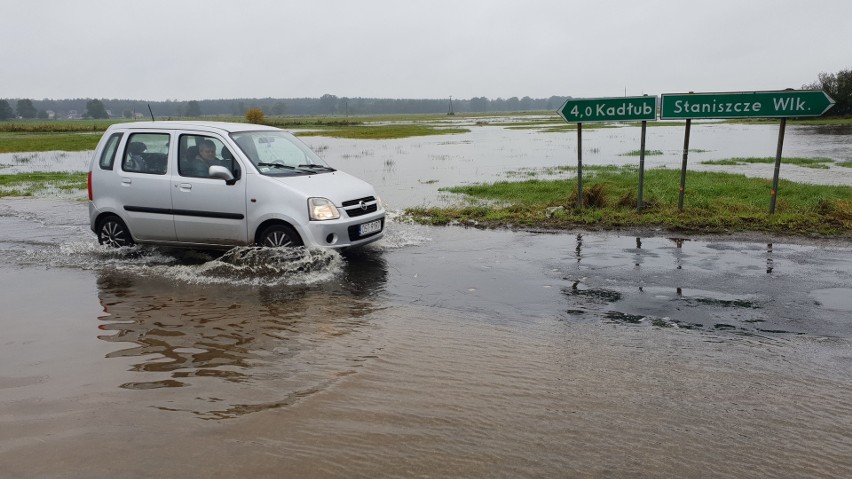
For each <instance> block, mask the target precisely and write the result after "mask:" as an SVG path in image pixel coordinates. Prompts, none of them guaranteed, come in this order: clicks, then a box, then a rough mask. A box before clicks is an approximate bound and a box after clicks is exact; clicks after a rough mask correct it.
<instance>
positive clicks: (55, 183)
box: [0, 172, 86, 197]
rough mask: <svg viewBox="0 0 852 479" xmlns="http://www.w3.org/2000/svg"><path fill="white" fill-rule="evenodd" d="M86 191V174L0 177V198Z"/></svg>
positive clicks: (41, 174) (20, 174) (39, 174)
mask: <svg viewBox="0 0 852 479" xmlns="http://www.w3.org/2000/svg"><path fill="white" fill-rule="evenodd" d="M85 189H86V173H66V172H49V173H18V174H15V175H0V197H3V196H33V195H35V194H38V193H40V192H46V191H50V190H60V191H68V192H70V191H77V190H85Z"/></svg>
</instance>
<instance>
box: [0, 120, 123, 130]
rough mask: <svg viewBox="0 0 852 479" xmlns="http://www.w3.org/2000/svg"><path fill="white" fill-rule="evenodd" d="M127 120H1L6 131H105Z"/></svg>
mask: <svg viewBox="0 0 852 479" xmlns="http://www.w3.org/2000/svg"><path fill="white" fill-rule="evenodd" d="M122 121H127V120H50V121H46V120H18V121H13V122H2V121H0V132H5V133H103V132H104V131H105V130H106V129H107V128H108V127H109V126H110V125H112V124H113V123H120V122H122Z"/></svg>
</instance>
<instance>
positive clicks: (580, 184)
mask: <svg viewBox="0 0 852 479" xmlns="http://www.w3.org/2000/svg"><path fill="white" fill-rule="evenodd" d="M582 208H583V124H582V123H577V209H582Z"/></svg>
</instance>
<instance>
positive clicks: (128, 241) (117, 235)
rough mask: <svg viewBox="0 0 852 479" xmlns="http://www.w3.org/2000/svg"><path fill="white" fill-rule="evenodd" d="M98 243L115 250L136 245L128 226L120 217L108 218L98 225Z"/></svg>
mask: <svg viewBox="0 0 852 479" xmlns="http://www.w3.org/2000/svg"><path fill="white" fill-rule="evenodd" d="M98 243H100V244H105V245H107V246H112V247H113V248H121V247H122V246H133V245H134V244H136V243H135V242H134V241H133V237H132V236H130V230H129V229H127V225H125V224H124V221H121V218H119V217H118V216H107V217H106V218H104V219H102V220H101V221H100V223H98Z"/></svg>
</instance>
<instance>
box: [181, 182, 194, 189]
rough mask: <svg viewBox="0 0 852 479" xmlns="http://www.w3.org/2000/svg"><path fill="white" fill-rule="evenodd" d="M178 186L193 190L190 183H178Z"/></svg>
mask: <svg viewBox="0 0 852 479" xmlns="http://www.w3.org/2000/svg"><path fill="white" fill-rule="evenodd" d="M178 188H180V189H182V190H191V189H192V185H191V184H189V183H181V184H179V185H178Z"/></svg>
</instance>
